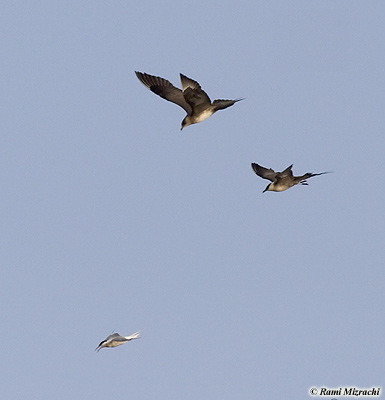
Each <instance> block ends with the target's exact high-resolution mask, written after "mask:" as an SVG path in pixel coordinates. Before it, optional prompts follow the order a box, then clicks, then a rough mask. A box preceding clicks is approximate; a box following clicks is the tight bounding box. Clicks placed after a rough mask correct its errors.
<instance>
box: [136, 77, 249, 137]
mask: <svg viewBox="0 0 385 400" xmlns="http://www.w3.org/2000/svg"><path fill="white" fill-rule="evenodd" d="M135 74H136V76H137V77H138V79H139V80H140V81H141V82H142V83H143V85H145V86H146V87H147V88H149V89H150V90H151V91H152V92H154V93H155V94H157V95H158V96H160V97H162V98H163V99H165V100H168V101H171V102H172V103H175V104H177V105H178V106H180V107H182V108H183V109H184V110H185V111H186V113H187V115H186V116H185V118H184V119H183V121H182V126H181V128H180V130H182V129H183V128H186V126H189V125H192V124H196V123H198V122H201V121H203V120H205V119H206V118H208V117H210V116H211V115H213V114H214V113H215V112H217V111H218V110H224V109H225V108H227V107H230V106H232V105H233V104H234V103H236V102H238V101H240V100H244V99H243V98H238V99H235V100H214V101H213V102H211V100H210V98H209V96H208V95H207V94H206V92H204V91H203V90H202V88H201V87H200V85H199V83H198V82H196V81H193V80H192V79H190V78H187V76H185V75H183V74H180V80H181V83H182V90H181V89H178V88H176V87H175V86H174V85H172V84H171V83H170V82H169V81H168V80H166V79H164V78H160V77H159V76H153V75H149V74H146V73H143V72H138V71H135Z"/></svg>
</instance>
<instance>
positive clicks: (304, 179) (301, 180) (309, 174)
mask: <svg viewBox="0 0 385 400" xmlns="http://www.w3.org/2000/svg"><path fill="white" fill-rule="evenodd" d="M331 173H332V172H331V171H328V172H319V173H318V174H313V173H311V172H308V173H306V174H305V175H302V176H300V177H299V179H300V183H301V185H307V184H308V183H307V182H306V179H309V178H312V177H313V176H318V175H323V174H331Z"/></svg>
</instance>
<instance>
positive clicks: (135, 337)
mask: <svg viewBox="0 0 385 400" xmlns="http://www.w3.org/2000/svg"><path fill="white" fill-rule="evenodd" d="M139 338H140V331H138V332H135V333H133V334H132V335H130V336H126V339H127V340H132V339H139Z"/></svg>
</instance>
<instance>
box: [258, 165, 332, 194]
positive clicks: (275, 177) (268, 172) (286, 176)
mask: <svg viewBox="0 0 385 400" xmlns="http://www.w3.org/2000/svg"><path fill="white" fill-rule="evenodd" d="M292 167H293V164H291V165H290V166H289V167H287V168H286V169H285V170H284V171H282V172H275V171H273V170H272V169H271V168H270V169H267V168H264V167H261V166H260V165H258V164H255V163H252V164H251V168H253V171H254V172H255V173H256V174H257V175H258V176H260V177H261V178H263V179H268V180H269V181H271V182H272V183H269V184H268V185H267V186H266V189H265V190H264V191H263V193H265V192H266V191H273V192H282V191H284V190H286V189H289V188H291V187H292V186H294V185H298V184H299V183H300V184H301V185H307V184H308V183H307V182H306V179H308V178H312V177H313V176H317V175H323V174H328V173H329V172H320V173H319V174H312V173H310V172H307V173H306V174H304V175H302V176H293V172H292V170H291V168H292Z"/></svg>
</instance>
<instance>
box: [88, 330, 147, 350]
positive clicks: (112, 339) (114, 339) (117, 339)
mask: <svg viewBox="0 0 385 400" xmlns="http://www.w3.org/2000/svg"><path fill="white" fill-rule="evenodd" d="M139 338H140V331H138V332H135V333H133V334H132V335H130V336H121V335H119V333H113V334H111V335H109V336H108V337H107V339H105V340H103V341H102V342H100V343H99V345H98V347H97V348H96V349H95V350H96V351H99V350H100V349H102V348H103V347H116V346H120V345H121V344H123V343H126V342H129V341H130V340H132V339H139Z"/></svg>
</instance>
